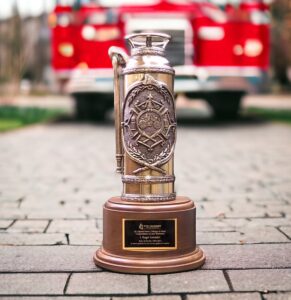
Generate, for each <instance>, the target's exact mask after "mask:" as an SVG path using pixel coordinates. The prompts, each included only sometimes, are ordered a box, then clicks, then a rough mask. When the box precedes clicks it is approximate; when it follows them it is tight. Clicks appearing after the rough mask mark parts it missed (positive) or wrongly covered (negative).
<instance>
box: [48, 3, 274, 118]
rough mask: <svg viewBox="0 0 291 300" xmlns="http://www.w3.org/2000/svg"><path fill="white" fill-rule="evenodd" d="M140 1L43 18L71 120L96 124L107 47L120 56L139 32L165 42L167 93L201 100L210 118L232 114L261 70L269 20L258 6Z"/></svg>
mask: <svg viewBox="0 0 291 300" xmlns="http://www.w3.org/2000/svg"><path fill="white" fill-rule="evenodd" d="M66 2H70V1H66ZM72 2H74V3H72ZM114 3H115V5H116V3H118V4H119V6H113V4H114ZM140 3H142V4H139V3H138V1H133V0H126V1H125V0H123V1H118V2H117V1H108V0H107V1H89V0H87V1H85V0H79V1H71V4H69V5H68V4H66V5H64V4H62V3H59V4H58V5H57V6H56V8H55V11H54V13H53V15H52V16H51V17H50V18H51V19H52V20H53V21H54V22H52V23H53V26H52V36H53V38H52V57H53V58H52V65H53V67H54V70H55V73H56V74H57V76H58V77H59V78H61V79H62V80H63V81H64V79H66V81H67V86H66V90H67V91H68V92H69V93H70V94H71V95H73V97H74V99H75V101H76V112H77V115H78V117H79V118H91V119H94V118H99V119H101V118H103V117H104V116H105V113H106V111H107V110H109V109H110V108H112V107H113V97H112V95H113V71H112V67H111V62H110V59H109V57H108V49H109V47H110V46H113V45H114V46H119V47H122V48H124V49H125V50H126V51H127V45H126V44H125V41H124V36H125V35H126V34H130V33H136V32H146V31H147V32H164V33H168V34H170V35H171V36H172V40H171V42H170V43H169V45H168V49H167V52H166V55H167V57H168V59H169V61H170V62H171V64H172V65H173V66H174V68H175V72H176V80H175V93H177V94H179V93H184V94H185V95H186V96H188V97H189V98H197V97H198V98H202V99H205V100H206V101H207V102H208V103H209V104H210V106H211V108H212V109H213V112H214V114H215V116H216V117H228V118H230V117H234V116H236V115H237V113H238V111H239V107H240V102H241V98H242V96H243V95H244V94H245V93H246V92H247V91H250V90H254V88H255V86H258V84H260V83H261V82H262V81H263V79H264V78H265V76H266V71H267V69H268V61H269V48H270V47H269V21H270V17H269V8H268V6H267V5H266V4H265V3H264V2H263V0H246V1H242V2H241V3H240V5H238V6H231V5H227V6H225V8H224V9H221V8H220V7H218V6H216V5H214V4H212V3H209V2H207V1H206V0H205V1H201V0H200V1H190V0H189V1H186V0H184V1H178V0H176V1H174V0H144V1H142V2H140Z"/></svg>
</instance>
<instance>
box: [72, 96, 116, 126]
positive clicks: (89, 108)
mask: <svg viewBox="0 0 291 300" xmlns="http://www.w3.org/2000/svg"><path fill="white" fill-rule="evenodd" d="M73 98H74V100H75V115H76V118H77V119H78V120H90V121H102V120H104V119H105V116H106V112H107V111H108V110H110V109H112V108H113V95H110V94H101V93H75V94H73Z"/></svg>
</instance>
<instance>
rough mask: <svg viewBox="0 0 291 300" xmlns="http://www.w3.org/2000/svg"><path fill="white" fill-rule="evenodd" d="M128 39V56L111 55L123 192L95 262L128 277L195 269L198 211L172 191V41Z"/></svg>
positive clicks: (108, 214) (154, 36)
mask: <svg viewBox="0 0 291 300" xmlns="http://www.w3.org/2000/svg"><path fill="white" fill-rule="evenodd" d="M126 39H127V40H128V42H129V44H130V46H131V56H130V57H128V56H127V55H126V53H125V52H124V51H123V50H122V49H120V48H117V47H111V48H110V50H109V55H110V57H111V59H112V64H113V69H114V105H115V128H116V159H117V171H118V172H119V173H121V174H122V182H123V192H122V195H121V197H113V198H111V199H109V200H108V201H107V202H106V203H105V205H104V210H103V217H104V221H103V224H104V226H103V244H102V247H101V248H100V249H98V250H97V252H96V254H95V256H94V261H95V263H96V265H98V266H100V267H103V268H105V269H109V270H113V271H117V272H125V273H143V274H149V273H152V274H153V273H167V272H176V271H182V270H190V269H195V268H198V267H200V266H201V265H202V264H203V263H204V261H205V256H204V253H203V251H202V250H201V249H200V248H198V247H197V246H196V208H195V205H194V203H193V201H192V200H190V199H189V198H187V197H176V194H175V189H174V181H175V176H174V145H175V140H176V126H177V124H176V114H175V103H174V98H173V85H174V70H173V68H172V67H171V66H170V65H169V62H168V60H167V59H166V58H165V47H166V45H167V43H168V42H169V41H170V36H168V35H166V34H160V33H139V34H132V35H129V36H127V37H126Z"/></svg>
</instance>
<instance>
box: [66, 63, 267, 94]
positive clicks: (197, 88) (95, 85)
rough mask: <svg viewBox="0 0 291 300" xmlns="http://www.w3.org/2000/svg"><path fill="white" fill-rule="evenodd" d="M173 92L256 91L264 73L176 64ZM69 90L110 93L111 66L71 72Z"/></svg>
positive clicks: (70, 91) (111, 87) (232, 68)
mask: <svg viewBox="0 0 291 300" xmlns="http://www.w3.org/2000/svg"><path fill="white" fill-rule="evenodd" d="M175 70H176V78H175V93H186V94H187V93H195V92H215V91H245V92H247V91H255V90H256V87H259V86H261V84H262V82H263V81H264V78H265V76H266V75H265V74H264V72H262V71H261V70H260V69H257V68H234V67H230V68H204V67H203V68H199V67H195V66H193V67H192V66H190V67H186V66H182V67H176V68H175ZM67 92H68V93H69V94H77V93H78V94H80V93H100V94H113V72H112V70H111V69H102V70H100V69H98V70H92V69H86V70H77V71H75V72H73V74H72V77H71V79H70V81H69V83H68V86H67Z"/></svg>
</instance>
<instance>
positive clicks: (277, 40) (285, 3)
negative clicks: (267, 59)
mask: <svg viewBox="0 0 291 300" xmlns="http://www.w3.org/2000/svg"><path fill="white" fill-rule="evenodd" d="M271 13H272V17H273V21H272V38H271V40H272V52H271V65H272V70H273V79H274V80H275V83H277V84H278V86H279V87H281V88H282V89H283V90H285V89H290V78H291V1H290V0H276V1H275V2H274V3H273V4H272V6H271Z"/></svg>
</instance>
